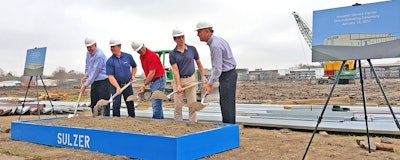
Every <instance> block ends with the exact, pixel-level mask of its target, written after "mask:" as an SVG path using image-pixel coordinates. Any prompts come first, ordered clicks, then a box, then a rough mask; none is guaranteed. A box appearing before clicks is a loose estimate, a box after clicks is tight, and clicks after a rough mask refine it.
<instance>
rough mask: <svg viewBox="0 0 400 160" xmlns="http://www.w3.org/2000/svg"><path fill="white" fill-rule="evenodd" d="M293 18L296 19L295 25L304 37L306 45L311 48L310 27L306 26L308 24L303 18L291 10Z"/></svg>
mask: <svg viewBox="0 0 400 160" xmlns="http://www.w3.org/2000/svg"><path fill="white" fill-rule="evenodd" d="M292 14H293V16H294V19H295V20H296V23H297V26H298V27H299V29H300V32H301V34H302V35H303V37H304V40H306V43H307V44H308V47H310V49H311V48H312V43H311V42H312V31H311V29H310V27H309V26H308V24H307V23H306V22H305V21H303V19H302V18H301V17H300V16H299V15H298V14H297V13H296V12H292Z"/></svg>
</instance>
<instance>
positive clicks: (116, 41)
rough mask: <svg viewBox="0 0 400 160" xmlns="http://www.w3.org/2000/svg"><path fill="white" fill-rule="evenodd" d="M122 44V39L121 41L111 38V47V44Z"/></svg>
mask: <svg viewBox="0 0 400 160" xmlns="http://www.w3.org/2000/svg"><path fill="white" fill-rule="evenodd" d="M120 44H121V41H120V40H116V39H114V38H111V40H110V47H111V46H116V45H120Z"/></svg>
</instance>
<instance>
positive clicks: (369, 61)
mask: <svg viewBox="0 0 400 160" xmlns="http://www.w3.org/2000/svg"><path fill="white" fill-rule="evenodd" d="M367 61H368V63H369V66H370V69H371V71H372V73H373V74H374V76H375V80H376V83H377V84H378V85H379V88H380V90H381V92H382V94H383V97H384V98H385V101H386V104H387V105H388V107H389V109H390V112H391V113H392V116H393V119H394V122H395V123H396V126H397V128H398V129H399V130H400V124H399V122H398V120H397V118H396V115H395V114H394V112H393V109H392V107H391V106H390V103H389V100H388V99H387V97H386V94H385V92H384V90H383V87H382V84H381V82H380V80H379V77H378V76H377V75H376V72H375V69H374V66H373V65H372V63H371V59H367ZM357 62H358V68H359V69H360V83H361V92H362V97H363V107H364V116H365V117H364V118H365V125H366V128H367V130H366V132H367V139H368V151H369V153H371V146H370V140H369V129H368V117H367V107H366V104H365V102H366V101H365V94H364V77H363V74H362V68H361V60H356V63H357ZM345 63H346V60H343V61H342V65H341V67H340V70H339V73H338V76H339V75H340V74H341V73H342V71H343V68H344V66H345ZM338 82H339V77H337V78H336V79H335V81H334V83H333V86H332V88H331V91H330V92H329V95H328V98H327V100H326V102H325V105H324V108H323V109H322V112H321V115H320V116H319V118H318V121H317V125H316V126H315V128H314V131H313V134H312V136H311V139H310V141H309V143H308V145H307V149H306V151H305V152H304V155H303V160H304V159H305V157H306V155H307V152H308V149H309V148H310V145H311V142H312V140H313V139H314V135H315V133H316V131H317V129H318V126H319V124H320V123H321V121H322V117H323V115H324V112H325V109H326V106H327V105H328V103H329V100H330V98H331V96H332V93H333V90H334V89H335V86H336V84H337V83H338Z"/></svg>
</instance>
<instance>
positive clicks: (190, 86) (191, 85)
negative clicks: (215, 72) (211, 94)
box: [182, 82, 202, 91]
mask: <svg viewBox="0 0 400 160" xmlns="http://www.w3.org/2000/svg"><path fill="white" fill-rule="evenodd" d="M200 83H202V82H197V83H193V84H190V85H188V86H186V87H183V88H182V91H184V90H186V89H189V88H192V87H193V86H196V85H198V84H200Z"/></svg>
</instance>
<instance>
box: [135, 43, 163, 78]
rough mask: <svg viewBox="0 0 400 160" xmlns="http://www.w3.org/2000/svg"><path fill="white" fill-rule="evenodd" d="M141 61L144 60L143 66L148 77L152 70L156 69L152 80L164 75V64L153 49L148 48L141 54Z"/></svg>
mask: <svg viewBox="0 0 400 160" xmlns="http://www.w3.org/2000/svg"><path fill="white" fill-rule="evenodd" d="M140 62H142V68H143V71H144V74H145V75H146V77H147V75H149V71H150V70H156V73H155V74H154V77H153V79H152V81H153V80H155V79H157V78H158V77H161V76H163V75H164V66H163V65H162V64H161V61H160V57H158V56H157V54H156V53H154V52H153V51H150V50H149V49H147V48H146V53H145V54H143V55H140Z"/></svg>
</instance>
